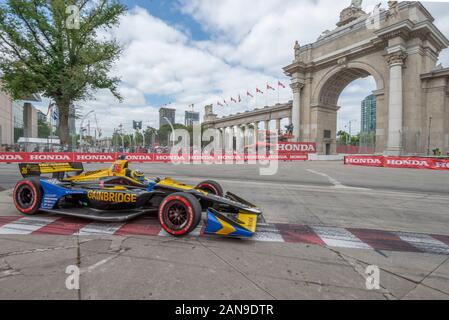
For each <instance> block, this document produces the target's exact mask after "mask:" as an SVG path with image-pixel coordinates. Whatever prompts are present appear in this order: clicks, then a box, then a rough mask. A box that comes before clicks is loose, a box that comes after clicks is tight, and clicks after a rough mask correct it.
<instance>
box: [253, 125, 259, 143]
mask: <svg viewBox="0 0 449 320" xmlns="http://www.w3.org/2000/svg"><path fill="white" fill-rule="evenodd" d="M259 123H260V122H259V121H256V122H255V123H254V143H257V142H258V141H259Z"/></svg>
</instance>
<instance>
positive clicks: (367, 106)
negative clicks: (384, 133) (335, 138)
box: [361, 94, 376, 133]
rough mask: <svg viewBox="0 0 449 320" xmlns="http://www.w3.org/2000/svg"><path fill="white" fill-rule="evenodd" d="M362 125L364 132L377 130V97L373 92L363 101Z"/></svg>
mask: <svg viewBox="0 0 449 320" xmlns="http://www.w3.org/2000/svg"><path fill="white" fill-rule="evenodd" d="M361 110H362V127H361V131H362V132H363V133H371V132H375V131H376V97H375V96H374V95H373V94H372V95H369V96H368V97H366V98H365V99H364V100H363V101H362V106H361Z"/></svg>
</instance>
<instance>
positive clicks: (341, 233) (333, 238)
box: [312, 227, 372, 249]
mask: <svg viewBox="0 0 449 320" xmlns="http://www.w3.org/2000/svg"><path fill="white" fill-rule="evenodd" d="M312 229H313V231H314V232H315V233H316V234H317V235H318V236H319V237H320V238H321V240H323V241H324V243H325V244H326V245H327V246H329V247H336V248H351V249H372V248H371V246H369V245H368V244H366V243H365V242H363V241H361V240H360V239H359V238H357V237H356V236H355V235H353V234H352V233H351V232H349V231H348V230H346V229H344V228H333V227H312Z"/></svg>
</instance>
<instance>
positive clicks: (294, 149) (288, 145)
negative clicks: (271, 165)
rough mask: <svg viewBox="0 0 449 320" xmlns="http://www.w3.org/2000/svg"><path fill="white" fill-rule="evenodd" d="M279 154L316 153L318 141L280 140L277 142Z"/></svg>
mask: <svg viewBox="0 0 449 320" xmlns="http://www.w3.org/2000/svg"><path fill="white" fill-rule="evenodd" d="M277 151H278V153H279V154H285V153H287V154H298V153H299V154H304V153H307V154H308V153H316V143H314V142H279V143H278V144H277Z"/></svg>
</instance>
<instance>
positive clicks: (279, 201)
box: [0, 162, 449, 299]
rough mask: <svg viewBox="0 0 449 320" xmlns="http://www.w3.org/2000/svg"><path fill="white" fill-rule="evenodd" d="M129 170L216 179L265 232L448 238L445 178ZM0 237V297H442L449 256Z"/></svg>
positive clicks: (334, 166)
mask: <svg viewBox="0 0 449 320" xmlns="http://www.w3.org/2000/svg"><path fill="white" fill-rule="evenodd" d="M103 166H104V165H103ZM134 166H135V167H139V168H141V169H142V170H143V171H144V172H145V173H146V174H147V175H149V176H160V177H165V176H172V177H174V178H177V179H180V180H182V181H185V182H187V183H192V184H194V183H197V182H199V181H201V180H204V179H206V178H207V179H214V180H217V181H219V182H220V183H221V184H222V185H223V186H224V188H225V189H227V190H230V191H233V192H235V193H237V194H239V195H241V196H242V197H244V198H246V199H248V200H250V201H251V202H254V203H257V204H258V205H260V206H261V207H262V209H263V210H264V215H265V218H266V220H267V222H268V223H271V224H274V223H279V224H283V225H289V224H294V225H307V226H317V228H320V227H332V228H334V229H333V230H339V231H341V230H343V229H345V228H365V229H369V230H383V231H388V232H395V234H400V232H409V233H410V234H415V233H418V234H420V235H417V237H427V236H424V235H421V234H426V235H428V234H432V235H442V236H444V235H446V236H448V235H449V195H448V192H447V191H448V190H449V188H448V187H449V179H448V178H449V172H441V171H440V172H436V171H427V170H424V171H420V170H407V169H403V170H400V169H386V168H364V167H349V166H344V165H343V164H341V163H340V162H305V163H281V164H280V167H279V170H278V172H277V173H276V174H275V175H273V176H261V175H260V174H259V167H257V166H253V165H214V166H207V165H201V166H200V165H181V166H174V165H168V164H151V165H149V164H145V165H144V164H135V165H134ZM98 167H99V166H98V165H89V166H86V168H87V169H94V168H98ZM18 179H20V177H19V175H18V170H17V166H16V165H6V164H1V165H0V188H4V189H6V190H8V189H10V188H12V187H13V186H14V184H15V183H16V182H17V181H18ZM9 194H10V191H4V192H0V218H1V216H3V217H13V216H15V215H17V212H16V210H15V209H14V208H13V206H12V205H11V199H10V197H9ZM345 230H346V229H345ZM0 231H1V229H0ZM342 232H343V231H342ZM398 232H399V233H398ZM403 238H404V237H403ZM0 239H1V240H0V298H6V299H15V298H31V299H33V298H45V299H58V298H69V299H79V298H81V299H115V298H117V299H128V298H136V299H170V298H173V299H309V298H315V299H358V298H366V299H416V298H418V299H449V261H448V260H449V254H435V253H432V252H430V253H429V252H400V251H395V250H393V251H391V250H367V249H366V248H357V247H345V246H344V245H341V244H337V245H335V246H333V245H314V244H310V243H289V242H284V241H283V242H276V241H275V240H273V239H272V241H245V242H242V241H236V240H227V239H220V238H197V237H193V238H183V239H173V238H170V237H161V236H155V237H152V236H149V237H148V236H137V235H126V236H109V235H108V236H106V235H105V236H98V235H87V236H81V235H79V236H76V235H67V236H53V235H48V234H40V235H36V234H33V235H1V232H0ZM374 240H375V239H374ZM340 242H341V241H340ZM326 244H329V242H326ZM343 244H344V243H343ZM71 264H74V265H79V266H80V267H81V269H82V274H81V285H80V286H81V289H80V290H75V291H73V290H67V288H66V287H65V281H66V278H67V274H65V269H66V267H67V266H68V265H71ZM369 265H375V266H378V267H379V268H380V289H379V290H367V289H366V286H365V282H366V280H365V277H366V275H365V273H364V272H365V269H366V267H367V266H369Z"/></svg>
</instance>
